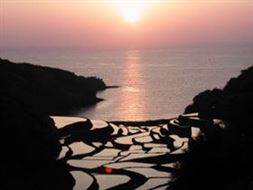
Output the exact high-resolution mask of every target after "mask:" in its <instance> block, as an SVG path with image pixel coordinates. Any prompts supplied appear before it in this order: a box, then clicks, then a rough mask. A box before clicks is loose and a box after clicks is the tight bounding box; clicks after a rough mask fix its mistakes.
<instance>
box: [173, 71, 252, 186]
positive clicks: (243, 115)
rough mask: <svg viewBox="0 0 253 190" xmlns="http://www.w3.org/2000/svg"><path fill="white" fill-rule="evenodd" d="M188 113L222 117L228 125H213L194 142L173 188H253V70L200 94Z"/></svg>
mask: <svg viewBox="0 0 253 190" xmlns="http://www.w3.org/2000/svg"><path fill="white" fill-rule="evenodd" d="M186 112H199V113H200V116H202V117H204V118H206V119H212V118H214V117H215V118H220V119H222V120H223V121H224V122H225V124H226V125H225V128H223V129H221V128H216V127H215V126H212V127H210V128H209V129H208V130H206V131H202V133H201V134H200V135H199V137H198V139H195V140H193V139H192V141H191V143H190V147H189V152H188V159H186V160H185V161H184V162H182V163H181V171H180V172H179V173H178V175H177V180H176V181H175V182H174V184H173V186H172V187H171V188H170V189H172V190H174V189H182V190H184V189H187V190H190V189H194V190H198V189H210V190H211V189H212V190H213V189H224V190H226V189H227V190H248V189H253V156H252V155H253V154H252V153H253V151H252V149H253V67H250V68H248V69H247V70H244V71H242V73H241V75H240V76H238V77H237V78H233V79H231V80H230V81H229V82H228V83H227V84H226V86H225V87H224V89H222V90H221V89H214V90H207V91H205V92H202V93H200V94H199V95H197V96H196V97H195V98H194V99H193V104H192V105H190V106H188V107H187V108H186Z"/></svg>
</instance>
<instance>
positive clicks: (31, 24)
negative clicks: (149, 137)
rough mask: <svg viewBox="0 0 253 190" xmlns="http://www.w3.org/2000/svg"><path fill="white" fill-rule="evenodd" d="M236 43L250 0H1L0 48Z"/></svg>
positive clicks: (247, 21)
mask: <svg viewBox="0 0 253 190" xmlns="http://www.w3.org/2000/svg"><path fill="white" fill-rule="evenodd" d="M131 19H132V21H131ZM238 43H253V0H139V1H138V0H128V1H127V0H122V1H120V0H118V1H117V0H116V1H115V0H0V48H32V47H36V48H39V47H41V48H45V47H132V46H133V47H139V46H141V47H142V46H144V47H164V46H189V45H205V44H220V45H223V44H238Z"/></svg>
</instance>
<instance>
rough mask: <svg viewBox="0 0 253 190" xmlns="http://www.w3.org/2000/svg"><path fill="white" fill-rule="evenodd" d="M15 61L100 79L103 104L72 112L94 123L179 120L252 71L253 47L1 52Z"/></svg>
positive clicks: (100, 95) (100, 94)
mask: <svg viewBox="0 0 253 190" xmlns="http://www.w3.org/2000/svg"><path fill="white" fill-rule="evenodd" d="M1 57H3V58H6V59H10V60H11V61H16V62H29V63H33V64H37V65H43V66H50V67H57V68H61V69H65V70H69V71H73V72H75V73H76V74H78V75H83V76H97V77H99V78H102V79H103V80H104V81H105V82H106V84H107V85H118V86H120V87H119V88H112V89H107V90H105V91H103V92H100V93H99V94H98V97H101V98H103V99H105V101H102V102H100V103H98V104H96V105H94V106H91V107H89V108H85V109H82V110H80V111H78V112H75V113H73V115H75V116H84V117H88V118H91V119H104V120H148V119H160V118H169V117H172V116H176V115H177V114H180V113H182V112H183V111H184V108H185V107H186V106H187V105H189V104H190V103H191V102H192V98H193V97H194V96H195V95H197V94H198V93H199V92H201V91H204V90H206V89H212V88H222V87H223V86H224V85H225V84H226V82H227V81H228V80H229V79H230V78H231V77H235V76H237V75H239V73H240V71H241V70H242V69H246V68H247V67H249V66H252V64H253V62H252V60H253V46H247V47H246V46H244V47H226V48H225V47H223V48H217V47H215V48H210V47H209V48H167V49H165V48H164V49H134V48H132V49H116V50H115V49H108V50H106V49H92V50H91V49H32V50H31V49H26V50H24V49H23V50H13V49H9V50H6V49H5V50H3V49H2V50H1Z"/></svg>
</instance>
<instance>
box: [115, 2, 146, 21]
mask: <svg viewBox="0 0 253 190" xmlns="http://www.w3.org/2000/svg"><path fill="white" fill-rule="evenodd" d="M149 3H150V0H113V4H114V6H115V7H116V9H117V10H118V12H119V13H120V15H121V17H122V18H123V19H124V20H125V21H126V22H129V23H136V22H138V21H139V20H140V19H141V18H142V16H143V14H144V12H145V9H146V8H147V7H148V5H149Z"/></svg>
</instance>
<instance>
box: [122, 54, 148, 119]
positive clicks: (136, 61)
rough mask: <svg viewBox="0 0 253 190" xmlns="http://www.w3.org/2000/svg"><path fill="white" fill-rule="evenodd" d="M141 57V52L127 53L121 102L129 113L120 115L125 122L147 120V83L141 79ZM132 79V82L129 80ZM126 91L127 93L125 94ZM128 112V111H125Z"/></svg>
mask: <svg viewBox="0 0 253 190" xmlns="http://www.w3.org/2000/svg"><path fill="white" fill-rule="evenodd" d="M140 72H142V70H141V57H140V53H139V51H135V50H129V51H127V53H126V61H125V69H124V73H123V88H125V90H123V91H122V94H121V96H120V97H119V98H120V99H121V100H120V102H121V103H122V105H124V107H127V108H128V109H127V111H125V112H121V113H120V115H121V116H120V118H122V119H124V120H126V119H127V120H131V119H136V118H137V119H138V120H142V119H144V118H145V107H146V106H145V105H144V104H145V102H144V101H143V96H144V95H145V81H144V80H143V79H142V78H141V76H142V75H141V74H140ZM129 79H130V80H129ZM124 91H125V92H124ZM125 110H126V109H125Z"/></svg>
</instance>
